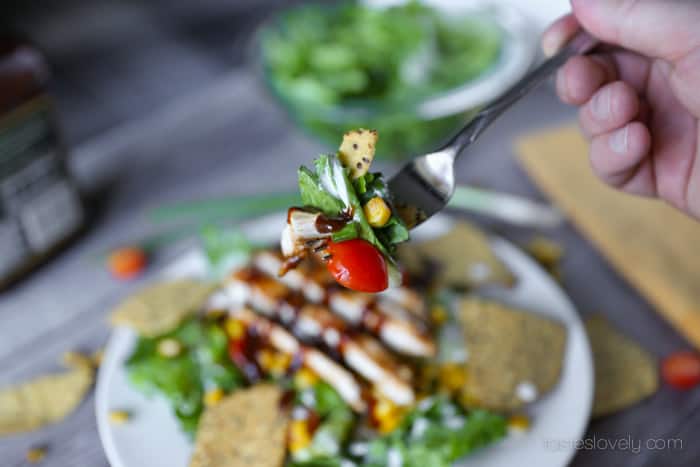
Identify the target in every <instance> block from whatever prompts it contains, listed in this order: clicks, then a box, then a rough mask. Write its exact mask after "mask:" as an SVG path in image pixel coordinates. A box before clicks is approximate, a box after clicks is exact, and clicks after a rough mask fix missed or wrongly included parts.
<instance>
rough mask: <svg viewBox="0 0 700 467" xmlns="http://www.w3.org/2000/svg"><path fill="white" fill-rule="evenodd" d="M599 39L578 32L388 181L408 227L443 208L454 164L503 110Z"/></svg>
mask: <svg viewBox="0 0 700 467" xmlns="http://www.w3.org/2000/svg"><path fill="white" fill-rule="evenodd" d="M597 45H598V41H597V40H596V39H595V38H593V37H592V36H590V35H589V34H588V33H587V32H585V31H583V30H581V31H579V32H578V33H577V34H576V35H575V36H574V37H573V39H571V40H570V41H569V43H568V44H567V45H565V46H564V47H563V48H562V49H561V50H560V51H559V52H558V53H557V54H555V55H553V56H552V57H551V58H549V59H547V60H545V61H544V62H543V63H542V64H541V65H539V66H538V67H537V68H535V69H534V70H532V71H530V72H529V73H528V74H527V75H525V77H523V79H521V80H520V81H519V82H518V83H516V84H515V85H513V86H512V87H510V88H509V89H508V90H507V91H506V92H505V93H504V94H502V95H501V96H500V97H498V98H497V99H495V100H494V101H492V102H491V103H489V104H487V105H486V106H485V107H483V108H482V109H481V110H480V111H479V112H478V113H477V114H476V116H475V117H474V118H473V119H472V120H470V121H469V123H468V124H467V125H466V126H465V127H464V128H463V129H462V130H460V131H459V133H457V134H456V135H455V136H454V137H453V138H452V139H451V140H450V141H449V142H448V143H447V144H446V145H445V146H443V147H442V148H441V149H439V150H437V151H435V152H431V153H429V154H425V155H422V156H419V157H416V158H415V159H413V160H412V161H411V162H409V163H408V164H406V165H405V166H404V167H403V168H402V169H401V170H400V171H399V172H398V173H396V174H395V175H394V176H393V177H392V178H391V179H390V180H389V191H390V193H391V195H392V197H393V201H394V205H395V206H396V209H397V210H398V212H399V214H400V216H401V217H402V219H403V220H404V221H405V222H406V225H407V226H408V227H409V228H413V227H415V226H417V225H418V224H420V223H422V222H424V221H425V220H426V219H428V218H430V217H431V216H432V215H433V214H436V213H437V212H438V211H441V210H442V209H444V208H445V206H446V205H447V203H448V201H449V200H450V198H451V197H452V194H453V193H454V190H455V176H454V163H455V161H456V160H457V157H458V156H459V155H460V154H461V153H462V152H463V151H464V149H465V148H467V147H468V146H470V145H471V144H472V143H473V142H474V141H476V140H477V139H478V138H479V136H480V135H481V133H482V132H483V131H484V130H485V129H486V128H488V126H489V125H490V124H491V123H493V122H494V121H495V120H496V119H497V118H498V117H499V116H501V114H503V112H505V111H506V110H508V109H509V108H510V107H511V106H512V105H513V104H515V103H516V102H517V101H519V100H520V99H521V98H522V97H524V96H525V95H526V94H528V93H529V92H530V91H532V90H533V89H535V88H536V87H537V86H539V85H540V84H542V83H543V82H544V81H545V80H546V79H547V78H549V77H550V76H551V75H552V74H553V73H554V72H555V71H556V70H557V69H558V68H559V67H560V66H562V65H563V64H564V63H565V62H566V61H567V60H568V59H569V58H571V57H573V56H575V55H584V54H586V53H588V52H590V51H591V50H593V49H594V48H595V47H596V46H597Z"/></svg>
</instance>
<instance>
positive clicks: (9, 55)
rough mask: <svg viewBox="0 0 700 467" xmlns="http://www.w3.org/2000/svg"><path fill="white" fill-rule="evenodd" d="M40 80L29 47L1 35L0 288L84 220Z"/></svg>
mask: <svg viewBox="0 0 700 467" xmlns="http://www.w3.org/2000/svg"><path fill="white" fill-rule="evenodd" d="M47 79H48V67H47V65H46V62H45V61H44V59H43V56H42V55H41V53H40V52H39V51H38V50H37V49H36V48H35V47H33V46H31V45H30V44H28V43H26V42H22V41H18V40H16V39H13V38H2V37H0V289H2V288H4V287H5V286H6V285H7V284H9V283H10V282H11V281H12V280H13V279H15V278H16V277H18V276H19V275H20V274H21V273H23V272H25V271H27V270H29V269H30V268H31V266H33V265H35V264H37V263H39V262H40V261H41V260H42V259H45V258H47V257H48V255H49V254H50V253H52V252H54V251H55V250H56V249H57V248H58V247H59V246H61V245H62V244H64V243H65V242H66V240H67V239H69V238H70V237H71V236H72V235H73V234H75V233H76V232H77V231H78V230H79V229H80V227H82V225H83V223H84V218H85V210H84V206H83V202H82V200H81V198H80V195H79V193H78V190H77V189H76V186H75V184H74V183H73V181H72V180H71V178H70V177H69V175H68V173H67V172H66V168H65V156H66V153H65V149H64V147H63V145H62V144H61V138H60V135H59V131H58V126H57V124H56V119H55V115H54V112H53V106H52V101H51V99H50V97H49V96H48V94H47V93H46V84H47Z"/></svg>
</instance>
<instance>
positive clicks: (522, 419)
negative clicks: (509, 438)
mask: <svg viewBox="0 0 700 467" xmlns="http://www.w3.org/2000/svg"><path fill="white" fill-rule="evenodd" d="M508 428H509V429H511V430H516V431H526V430H527V429H529V428H530V419H529V418H528V416H527V415H523V414H518V415H513V416H511V417H510V418H509V419H508Z"/></svg>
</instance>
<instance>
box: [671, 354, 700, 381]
mask: <svg viewBox="0 0 700 467" xmlns="http://www.w3.org/2000/svg"><path fill="white" fill-rule="evenodd" d="M661 374H662V375H663V377H664V381H666V382H667V383H668V384H670V385H671V386H673V387H675V388H678V389H690V388H692V387H694V386H696V385H697V384H699V383H700V355H698V354H697V353H694V352H689V351H684V352H676V353H674V354H671V355H669V356H668V357H666V358H665V359H664V361H663V362H662V363H661Z"/></svg>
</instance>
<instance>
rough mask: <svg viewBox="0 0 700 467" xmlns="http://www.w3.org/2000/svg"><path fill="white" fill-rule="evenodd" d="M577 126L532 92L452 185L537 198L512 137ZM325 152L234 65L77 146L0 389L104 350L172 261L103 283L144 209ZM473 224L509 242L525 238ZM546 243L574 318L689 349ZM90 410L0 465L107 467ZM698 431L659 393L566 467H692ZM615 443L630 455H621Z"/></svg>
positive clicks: (290, 177) (690, 403) (699, 417)
mask: <svg viewBox="0 0 700 467" xmlns="http://www.w3.org/2000/svg"><path fill="white" fill-rule="evenodd" d="M574 117H575V113H574V112H573V110H572V109H569V108H566V107H564V106H563V105H561V104H559V103H558V101H557V100H556V98H555V97H554V95H553V93H552V90H551V88H549V87H545V88H543V89H540V90H539V91H537V92H535V93H534V94H533V95H531V96H529V97H528V98H526V99H525V100H524V101H523V102H522V103H521V104H519V105H518V106H517V107H516V108H514V109H513V110H512V111H511V112H510V113H508V114H507V115H505V116H504V117H503V118H502V120H500V121H499V122H497V123H496V124H495V125H494V126H493V127H492V128H491V129H490V130H489V131H488V132H487V133H486V134H485V135H484V136H483V139H482V140H481V141H480V142H479V143H478V145H476V146H474V147H473V148H472V149H470V154H469V155H468V156H466V157H464V158H463V159H462V160H461V161H460V163H459V166H458V168H457V178H458V180H459V181H460V182H471V183H476V184H479V185H481V186H485V187H489V188H494V189H498V190H502V191H506V192H510V193H515V194H519V195H524V196H529V197H532V198H535V199H541V195H540V194H539V193H538V191H537V189H536V188H535V187H534V186H533V185H532V183H531V182H530V181H529V180H528V179H527V177H526V176H525V174H524V173H523V171H522V170H521V169H520V168H519V167H518V165H517V163H516V162H515V158H514V155H513V149H512V143H513V141H514V138H515V137H516V136H517V135H520V134H523V133H524V132H526V131H528V130H531V129H538V128H542V127H545V126H549V125H557V124H561V123H563V122H567V121H570V120H572V119H573V118H574ZM322 149H323V148H321V147H320V146H318V145H317V144H316V143H314V142H312V141H310V140H309V139H307V138H305V137H303V136H302V135H300V134H299V133H298V132H297V131H296V130H294V128H293V127H292V126H291V124H290V123H289V122H288V121H287V120H286V119H285V117H284V116H283V115H282V114H281V113H280V111H279V110H278V109H277V108H276V107H275V106H274V105H273V104H272V103H271V102H270V101H269V100H268V99H267V98H266V96H265V95H264V93H263V92H262V90H261V89H260V87H259V84H258V83H257V81H256V79H255V77H254V76H253V75H252V74H251V73H250V72H249V71H247V70H246V69H245V67H243V68H239V69H238V70H237V71H233V72H229V73H227V74H219V75H218V76H217V78H216V79H212V80H210V82H209V83H208V84H207V86H206V87H204V88H203V89H199V90H197V91H196V92H191V93H188V94H186V95H183V96H182V97H179V98H177V99H170V100H169V101H168V103H167V104H166V105H164V106H160V107H158V108H157V109H156V110H152V111H151V112H149V113H148V114H146V115H144V116H141V117H139V118H134V119H133V120H129V121H126V122H124V123H123V124H121V125H119V126H117V127H114V128H113V129H111V130H108V131H106V132H100V133H99V134H98V135H97V136H94V137H92V138H90V139H88V140H86V141H82V142H80V144H77V145H75V147H74V150H73V154H74V157H73V160H72V167H73V170H74V172H75V173H76V174H77V176H78V177H79V179H80V180H82V181H83V184H84V186H86V187H87V188H90V189H93V190H95V192H96V193H99V196H98V200H99V204H98V209H97V214H96V215H95V217H94V219H93V222H92V225H91V226H90V228H89V229H88V231H87V232H86V233H85V234H84V235H83V236H82V237H81V238H80V239H79V240H78V241H77V242H75V243H74V244H73V245H72V246H71V247H70V248H68V249H67V250H65V251H64V252H63V253H61V254H60V255H59V256H58V257H56V258H55V259H54V260H53V261H51V262H50V263H48V264H46V265H45V266H43V267H41V268H40V269H39V270H37V271H36V272H35V273H33V274H32V275H31V276H30V277H28V278H27V279H26V280H24V281H22V282H21V283H19V284H17V285H16V286H15V287H13V288H12V289H10V290H9V291H7V292H4V293H2V295H0V386H4V385H7V384H12V383H17V382H20V381H22V380H24V379H26V378H29V377H31V376H34V375H37V374H42V373H45V372H48V371H54V370H57V369H58V368H59V366H58V360H59V359H60V355H61V354H62V352H64V351H67V350H74V349H78V350H81V349H82V350H93V349H96V348H98V347H101V346H102V345H104V343H105V342H106V339H107V337H108V335H109V328H108V326H107V324H106V319H105V318H106V315H107V312H108V311H109V309H110V308H111V307H112V306H114V305H115V304H116V303H117V302H118V301H119V300H120V299H121V298H123V297H124V296H126V295H127V294H129V293H130V292H132V291H133V290H134V289H135V288H138V287H139V286H141V285H143V284H144V283H145V282H147V281H148V280H149V278H150V277H152V276H153V274H154V273H155V271H157V268H158V265H159V264H163V263H164V262H166V261H167V260H168V259H169V258H172V257H173V256H174V255H177V253H178V251H181V250H182V248H183V246H182V245H174V246H173V247H172V248H169V249H168V250H167V251H166V252H164V253H163V254H162V255H161V256H159V257H158V258H157V259H156V264H155V265H154V267H153V268H151V269H150V270H149V273H148V274H147V275H146V276H145V277H143V278H142V279H140V280H138V281H136V282H132V283H121V282H115V281H114V280H113V279H111V278H110V277H109V276H108V274H107V273H106V272H105V270H104V269H103V267H102V265H101V263H100V262H99V261H96V260H95V259H94V255H95V253H99V252H101V251H104V250H106V249H107V248H109V247H110V246H113V245H115V244H119V243H123V242H128V241H129V240H130V239H134V238H140V237H143V236H144V235H146V234H148V233H153V232H154V227H153V226H152V225H151V224H149V223H148V221H147V220H146V219H145V217H144V210H145V209H147V208H149V207H153V206H157V205H159V204H161V203H164V202H170V201H178V200H191V199H196V198H203V197H213V196H225V195H231V194H249V193H262V192H267V191H271V190H291V189H294V185H295V169H296V168H297V166H298V165H299V164H300V163H303V162H307V161H308V160H309V159H310V158H312V157H313V156H314V155H316V154H317V153H318V152H320V151H321V150H322ZM562 157H566V148H562ZM387 168H389V167H387ZM472 218H473V219H475V220H476V221H477V222H480V223H481V224H482V225H485V226H486V227H488V228H490V229H492V230H494V231H496V232H498V233H500V234H502V235H504V236H506V237H507V238H510V239H512V240H516V241H518V240H521V241H522V240H524V239H527V238H529V237H530V236H531V235H532V234H533V232H532V231H530V230H525V229H519V228H513V227H509V226H507V225H502V224H498V223H493V222H491V221H489V220H488V219H484V218H474V217H472ZM546 234H547V235H549V236H551V237H553V238H555V239H557V240H558V241H560V242H562V243H563V244H564V245H565V247H566V256H565V258H564V262H563V270H564V286H565V288H566V290H567V292H568V293H569V295H570V296H571V298H572V299H573V301H574V303H575V304H576V305H577V307H578V309H579V311H580V313H581V314H582V315H586V314H588V313H591V312H601V313H603V314H605V315H606V316H607V317H608V318H609V319H610V320H611V321H612V322H613V323H614V324H615V325H616V326H617V327H618V328H620V329H621V330H622V331H623V332H625V333H626V334H627V335H629V336H631V337H632V338H634V339H636V340H637V341H639V342H640V343H641V344H642V345H643V346H644V347H645V348H646V349H648V350H649V351H650V352H652V353H653V354H655V355H657V356H659V357H661V356H663V355H666V354H668V353H670V352H672V351H675V350H678V349H681V348H685V347H687V343H685V342H684V341H683V340H682V339H681V338H680V337H679V336H678V335H677V334H676V333H675V332H674V331H673V330H672V329H671V328H670V327H669V326H668V325H667V324H666V323H665V322H664V321H663V320H662V319H661V318H659V317H658V316H657V315H656V314H655V312H654V311H653V309H651V308H650V306H649V305H647V304H646V303H645V302H644V301H643V300H642V299H641V298H640V297H639V295H638V294H637V293H636V291H635V290H633V289H632V288H630V287H629V286H628V285H627V284H626V283H625V282H624V281H623V280H622V279H620V277H619V276H618V275H617V274H616V273H615V272H614V271H613V270H612V269H611V268H610V267H609V266H608V265H607V264H606V263H605V261H604V260H603V259H601V257H600V256H599V255H598V253H597V252H596V251H595V250H593V249H592V247H591V246H590V245H589V243H588V242H587V241H586V239H585V238H582V237H581V236H580V235H579V234H578V233H577V232H576V231H574V230H573V229H572V227H571V226H570V225H568V224H567V225H564V226H562V227H561V228H558V229H556V230H554V231H551V232H546ZM93 404H94V398H93V396H90V397H89V398H88V399H87V400H86V401H85V402H84V403H83V404H82V405H81V406H80V407H79V409H78V410H77V412H75V413H73V414H72V415H71V416H69V417H68V418H67V419H66V420H65V421H63V422H62V423H59V424H57V425H54V426H50V427H47V428H45V429H42V430H39V431H37V432H34V433H30V434H24V435H18V436H11V437H5V438H0V465H2V466H3V467H5V466H8V467H15V466H23V465H26V461H25V453H26V451H27V449H28V448H29V447H32V446H37V445H47V446H48V447H49V453H48V455H47V458H46V459H45V461H44V463H43V464H42V465H47V466H79V467H80V466H90V467H98V466H106V465H108V463H107V460H106V458H105V456H104V453H103V450H102V447H101V444H100V441H99V438H98V435H97V430H96V423H95V415H94V409H93ZM699 433H700V390H697V389H696V390H694V391H691V392H685V393H681V392H677V391H673V390H670V389H668V388H665V387H662V388H661V390H660V391H659V392H658V393H657V394H656V395H655V396H653V397H652V398H650V399H648V400H647V401H645V402H643V403H641V404H640V405H638V406H636V407H634V408H631V409H628V410H626V411H624V412H622V413H619V414H615V415H612V416H609V417H607V418H604V419H600V420H597V421H594V422H592V423H591V425H590V427H589V430H588V433H587V434H586V439H587V440H589V442H593V443H595V448H592V449H586V448H582V449H580V450H579V452H578V454H577V456H576V457H575V459H574V461H573V463H572V465H574V466H577V467H583V466H607V465H611V466H612V465H616V466H617V465H625V466H635V467H641V466H660V465H664V466H696V465H700V443H698V442H697V438H698V434H699ZM621 440H630V441H632V443H631V446H632V447H633V448H636V447H639V448H640V449H639V450H637V449H632V448H623V447H622V445H620V444H619V443H620V441H621ZM674 440H676V441H674ZM678 440H680V441H678ZM561 441H562V442H564V443H566V442H573V441H572V440H561ZM637 443H639V444H637ZM664 444H665V445H666V447H664ZM669 445H670V446H672V447H668V446H669ZM543 449H544V447H543Z"/></svg>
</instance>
